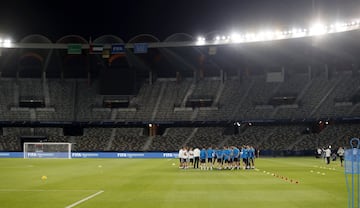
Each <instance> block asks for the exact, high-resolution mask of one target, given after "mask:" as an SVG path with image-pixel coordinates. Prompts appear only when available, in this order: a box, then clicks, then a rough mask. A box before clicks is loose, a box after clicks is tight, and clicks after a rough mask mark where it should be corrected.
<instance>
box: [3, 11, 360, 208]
mask: <svg viewBox="0 0 360 208" xmlns="http://www.w3.org/2000/svg"><path fill="white" fill-rule="evenodd" d="M359 38H360V19H356V18H350V19H344V20H341V21H337V22H326V21H323V22H321V21H317V22H313V23H312V24H310V25H309V26H302V27H300V26H297V27H293V26H291V25H288V26H280V27H277V28H272V29H271V28H267V29H265V30H251V29H249V30H246V31H241V32H229V33H228V32H221V31H214V32H208V33H206V34H203V35H193V34H188V33H174V34H171V35H169V36H168V37H166V38H165V39H161V38H158V37H156V36H155V35H151V34H138V35H135V36H133V37H132V38H130V39H128V40H127V39H126V40H125V39H123V38H121V37H120V36H118V35H116V34H110V35H101V36H98V37H92V38H90V39H89V38H88V37H83V36H81V35H77V34H69V35H65V36H63V37H60V38H59V39H57V40H53V39H51V38H49V37H47V36H46V35H40V34H30V35H27V36H25V37H22V38H20V39H19V40H10V39H7V37H5V36H4V37H0V207H4V208H20V207H36V208H49V207H50V208H73V207H75V208H85V207H86V208H99V207H104V208H110V207H114V208H115V207H116V208H119V207H126V208H139V207H154V208H157V207H163V208H174V207H189V208H190V207H228V206H239V207H242V206H252V207H258V208H268V207H276V208H299V207H327V208H345V207H359V205H360V200H359V199H360V191H359V187H360V185H359V183H360V179H359V172H360V167H359V164H360V162H358V160H356V159H357V150H358V149H359V147H360V142H359V140H358V139H357V138H359V137H360V85H359V83H360V67H359V66H360V63H359V57H358V56H359V55H360V43H359V41H357V40H358V39H359ZM348 150H349V151H350V150H351V151H352V153H353V155H354V156H356V159H354V160H353V159H351V158H352V157H346V154H345V152H348ZM359 155H360V153H359ZM344 156H345V160H344ZM349 158H350V159H351V161H350V159H349ZM349 165H350V166H349ZM356 205H357V206H356Z"/></svg>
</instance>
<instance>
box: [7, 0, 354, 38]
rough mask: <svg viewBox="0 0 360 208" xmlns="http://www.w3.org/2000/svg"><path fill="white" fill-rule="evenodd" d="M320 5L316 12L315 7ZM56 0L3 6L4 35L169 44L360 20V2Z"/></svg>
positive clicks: (10, 3)
mask: <svg viewBox="0 0 360 208" xmlns="http://www.w3.org/2000/svg"><path fill="white" fill-rule="evenodd" d="M313 1H314V2H315V12H313V11H312V8H313V7H312V2H313ZM74 2H80V1H79V0H78V1H76V0H73V1H69V0H63V1H58V0H52V1H51V0H50V1H28V0H26V1H25V0H24V1H20V0H12V1H7V2H1V7H0V34H1V33H3V34H9V35H10V36H12V37H13V39H15V40H18V39H20V38H22V37H24V36H26V35H29V34H35V33H36V34H42V35H45V36H47V37H49V38H50V39H51V40H52V41H56V40H57V39H58V38H60V37H62V36H64V35H69V34H77V35H81V36H83V37H84V38H86V39H88V38H89V37H90V36H91V37H92V38H96V37H98V36H100V35H104V34H114V35H117V36H119V37H121V38H123V39H124V40H125V41H128V40H129V39H130V38H131V37H133V36H135V35H138V34H142V33H150V34H153V35H155V36H157V37H159V38H160V40H164V39H165V38H166V37H167V36H169V35H171V34H173V33H176V32H186V33H189V34H191V35H194V36H196V35H200V34H206V33H208V32H211V31H214V30H220V31H225V32H228V31H231V30H240V29H242V28H250V29H251V28H254V29H256V28H274V27H276V26H306V25H307V24H308V22H309V20H310V19H312V18H311V17H312V16H313V15H312V14H313V13H315V15H316V16H317V17H320V18H322V19H328V20H336V19H342V18H346V17H348V18H349V17H360V12H359V11H360V1H359V0H216V1H214V0H181V1H178V0H176V1H175V0H166V1H165V0H158V1H156V0H152V1H150V0H143V1H140V0H111V1H106V0H103V1H81V2H85V3H83V4H80V3H74Z"/></svg>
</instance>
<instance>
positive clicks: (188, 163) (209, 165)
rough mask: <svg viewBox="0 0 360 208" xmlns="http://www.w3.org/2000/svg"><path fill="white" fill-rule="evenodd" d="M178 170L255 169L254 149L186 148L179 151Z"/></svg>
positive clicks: (230, 147)
mask: <svg viewBox="0 0 360 208" xmlns="http://www.w3.org/2000/svg"><path fill="white" fill-rule="evenodd" d="M179 162H180V164H179V168H182V169H187V168H189V167H193V168H195V169H198V168H199V163H200V170H213V169H218V170H223V169H228V170H235V169H236V170H239V169H254V168H255V149H254V147H252V146H249V145H243V146H242V147H240V148H238V147H236V146H224V147H223V148H218V147H214V148H213V147H212V146H209V147H207V148H206V147H203V148H201V149H199V148H194V149H193V148H188V147H183V148H181V149H180V150H179Z"/></svg>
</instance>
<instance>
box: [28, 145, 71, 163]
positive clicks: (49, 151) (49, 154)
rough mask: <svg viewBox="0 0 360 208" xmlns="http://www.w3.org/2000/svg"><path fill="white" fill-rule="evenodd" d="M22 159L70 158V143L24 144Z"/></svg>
mask: <svg viewBox="0 0 360 208" xmlns="http://www.w3.org/2000/svg"><path fill="white" fill-rule="evenodd" d="M24 158H68V159H70V158H71V143H58V142H24Z"/></svg>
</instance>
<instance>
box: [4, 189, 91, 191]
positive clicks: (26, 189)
mask: <svg viewBox="0 0 360 208" xmlns="http://www.w3.org/2000/svg"><path fill="white" fill-rule="evenodd" d="M50 191H54V192H55V191H56V192H59V191H97V190H89V189H0V192H50Z"/></svg>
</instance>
